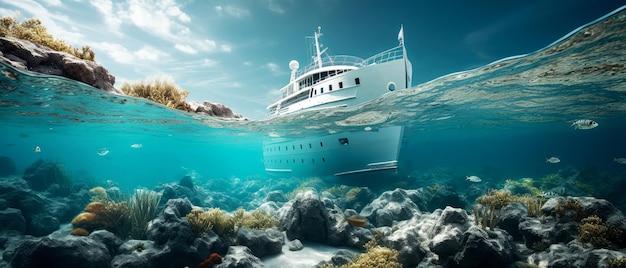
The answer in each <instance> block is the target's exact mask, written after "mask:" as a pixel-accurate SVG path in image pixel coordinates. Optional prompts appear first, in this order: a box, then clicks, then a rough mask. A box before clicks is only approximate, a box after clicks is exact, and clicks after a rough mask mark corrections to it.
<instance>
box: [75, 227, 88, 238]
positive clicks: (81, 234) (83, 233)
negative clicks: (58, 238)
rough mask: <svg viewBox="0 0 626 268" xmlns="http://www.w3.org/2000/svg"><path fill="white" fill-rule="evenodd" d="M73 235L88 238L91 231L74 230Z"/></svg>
mask: <svg viewBox="0 0 626 268" xmlns="http://www.w3.org/2000/svg"><path fill="white" fill-rule="evenodd" d="M71 234H72V235H75V236H88V235H89V231H87V230H85V229H83V228H74V229H72V232H71Z"/></svg>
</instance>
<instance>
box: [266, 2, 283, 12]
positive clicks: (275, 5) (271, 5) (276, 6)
mask: <svg viewBox="0 0 626 268" xmlns="http://www.w3.org/2000/svg"><path fill="white" fill-rule="evenodd" d="M269 9H270V11H272V12H274V13H278V14H284V13H285V10H284V9H283V8H282V7H281V6H280V5H279V4H278V3H276V1H274V0H269Z"/></svg>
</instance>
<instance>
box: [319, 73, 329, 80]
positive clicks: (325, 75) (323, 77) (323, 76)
mask: <svg viewBox="0 0 626 268" xmlns="http://www.w3.org/2000/svg"><path fill="white" fill-rule="evenodd" d="M320 74H321V75H322V77H321V78H320V79H321V80H324V79H326V77H327V76H328V72H323V73H320Z"/></svg>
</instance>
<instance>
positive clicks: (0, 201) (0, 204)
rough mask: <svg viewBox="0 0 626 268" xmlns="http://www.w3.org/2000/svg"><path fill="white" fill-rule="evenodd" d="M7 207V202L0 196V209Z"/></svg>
mask: <svg viewBox="0 0 626 268" xmlns="http://www.w3.org/2000/svg"><path fill="white" fill-rule="evenodd" d="M7 208H9V202H7V201H6V200H5V199H4V198H0V210H3V209H7Z"/></svg>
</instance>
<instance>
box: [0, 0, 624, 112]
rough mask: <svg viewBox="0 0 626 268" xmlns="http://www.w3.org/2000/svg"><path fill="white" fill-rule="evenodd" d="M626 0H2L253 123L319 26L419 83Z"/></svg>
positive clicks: (336, 46)
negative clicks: (391, 62) (399, 48)
mask: <svg viewBox="0 0 626 268" xmlns="http://www.w3.org/2000/svg"><path fill="white" fill-rule="evenodd" d="M622 5H626V0H525V1H501V0H473V1H470V0H438V1H430V0H404V1H401V0H386V1H374V0H116V1H112V0H38V1H34V0H0V15H1V16H16V15H18V18H19V20H20V21H22V20H26V19H30V18H37V19H39V20H41V21H42V23H43V25H44V26H46V27H47V29H48V32H49V33H51V34H52V35H53V36H54V37H56V38H58V39H62V40H64V41H66V42H67V43H69V44H71V45H73V46H75V47H82V46H83V45H89V46H90V47H91V48H92V50H93V51H94V52H95V53H96V57H95V60H96V62H98V63H99V64H101V65H103V66H104V67H105V68H106V69H108V70H109V72H110V73H111V74H113V75H114V76H115V77H116V84H115V86H116V87H119V86H120V85H121V84H122V82H124V81H128V82H134V81H139V80H146V79H151V78H155V77H160V78H168V79H170V81H172V82H173V83H175V84H177V85H178V86H179V87H180V88H182V89H185V90H188V91H189V92H190V94H189V97H188V98H187V100H188V101H198V102H202V101H205V100H208V101H212V102H217V103H221V104H224V105H226V106H228V107H230V108H231V109H233V111H234V112H236V113H239V114H242V115H244V116H246V117H248V118H251V119H263V118H264V116H265V114H266V111H265V108H266V106H267V105H269V104H270V103H271V102H272V101H275V100H276V99H277V98H278V90H279V89H280V88H281V87H283V86H284V85H285V84H287V83H288V82H289V67H288V63H289V61H290V60H293V59H295V60H297V61H299V62H300V66H301V67H303V66H305V65H307V64H308V63H309V62H310V57H309V53H307V46H306V42H305V37H306V36H312V35H313V32H314V31H315V30H316V29H317V27H318V26H320V27H321V29H322V33H323V34H324V36H323V37H322V39H321V43H322V44H323V45H324V47H326V48H328V52H330V53H331V54H335V55H353V56H358V57H361V58H367V57H369V56H372V55H374V54H377V53H378V52H381V51H384V50H386V49H389V48H392V47H395V46H396V45H398V40H397V37H398V31H399V29H400V26H401V25H403V27H404V40H405V45H406V48H407V53H408V55H409V59H410V60H411V62H412V64H413V86H416V85H419V84H421V83H425V82H428V81H430V80H432V79H435V78H437V77H440V76H443V75H446V74H449V73H453V72H458V71H464V70H468V69H473V68H476V67H480V66H483V65H485V64H488V63H490V62H493V61H496V60H499V59H502V58H505V57H509V56H515V55H520V54H526V53H531V52H533V51H536V50H539V49H541V48H543V47H545V46H547V45H549V44H550V43H552V42H554V41H556V40H557V39H559V38H560V37H562V36H564V35H566V34H568V33H569V32H570V31H572V30H574V29H576V28H578V27H579V26H582V25H583V24H586V23H589V22H591V21H593V20H595V19H597V18H599V17H601V16H603V15H605V14H607V13H609V12H611V11H613V10H615V9H617V8H619V7H620V6H622Z"/></svg>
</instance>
